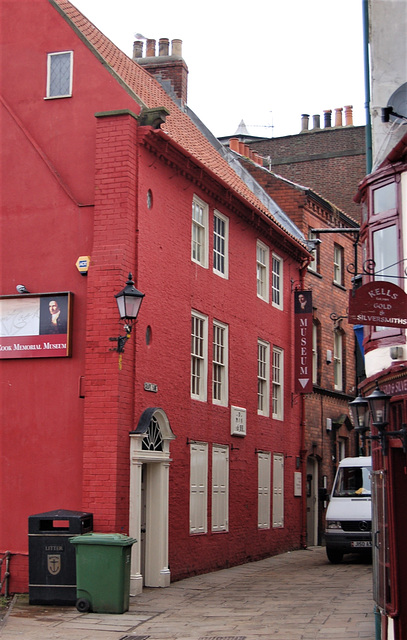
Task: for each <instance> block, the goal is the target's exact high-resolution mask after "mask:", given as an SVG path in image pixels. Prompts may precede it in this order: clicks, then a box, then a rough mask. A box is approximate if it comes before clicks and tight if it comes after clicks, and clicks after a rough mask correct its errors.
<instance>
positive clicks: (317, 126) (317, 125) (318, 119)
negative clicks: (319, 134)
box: [312, 113, 321, 129]
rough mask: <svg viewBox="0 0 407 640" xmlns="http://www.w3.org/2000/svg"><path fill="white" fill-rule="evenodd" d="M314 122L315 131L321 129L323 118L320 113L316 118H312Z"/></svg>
mask: <svg viewBox="0 0 407 640" xmlns="http://www.w3.org/2000/svg"><path fill="white" fill-rule="evenodd" d="M312 121H313V128H314V129H320V128H321V116H320V115H319V113H316V114H315V115H314V116H312Z"/></svg>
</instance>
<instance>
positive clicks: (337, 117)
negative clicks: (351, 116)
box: [335, 107, 342, 127]
mask: <svg viewBox="0 0 407 640" xmlns="http://www.w3.org/2000/svg"><path fill="white" fill-rule="evenodd" d="M341 126H342V107H339V109H335V127H341Z"/></svg>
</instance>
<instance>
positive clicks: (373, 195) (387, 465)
mask: <svg viewBox="0 0 407 640" xmlns="http://www.w3.org/2000/svg"><path fill="white" fill-rule="evenodd" d="M364 9H365V22H366V30H367V33H368V34H369V38H368V44H369V54H370V56H369V63H370V74H369V76H368V81H369V82H368V84H369V87H370V94H371V96H369V97H370V100H369V107H370V122H371V137H372V149H373V157H372V166H373V169H372V171H371V173H369V174H368V175H367V176H366V177H365V179H364V180H363V181H362V182H361V184H360V185H359V190H358V193H357V196H356V201H357V202H358V203H359V204H360V206H361V212H362V214H361V227H362V228H361V239H362V241H363V250H364V261H363V266H362V269H361V272H362V273H363V286H362V287H361V289H360V294H361V298H359V297H358V296H355V302H356V303H355V311H356V312H357V313H359V315H360V318H361V319H362V320H363V323H364V324H365V327H364V348H365V362H366V376H367V377H366V380H365V381H364V382H363V383H362V384H361V385H360V394H361V398H362V399H365V401H366V398H367V402H370V403H371V402H372V400H375V398H378V397H379V400H381V398H383V395H382V394H384V399H385V402H384V403H383V404H384V406H382V407H381V409H382V411H383V408H384V409H385V413H383V412H381V413H380V414H377V413H376V415H375V414H374V413H373V412H372V415H371V418H370V420H369V421H368V422H367V423H362V429H361V432H362V433H363V434H364V435H365V437H366V438H367V440H368V441H370V442H371V446H372V455H373V511H374V513H373V526H374V529H373V531H374V538H373V570H374V578H373V586H374V599H375V602H376V604H377V607H378V616H379V620H380V625H379V626H380V636H379V637H381V638H382V639H383V640H390V639H391V640H403V639H404V638H406V637H407V590H406V584H405V579H404V576H405V573H406V570H407V556H406V551H405V544H404V539H405V530H404V521H405V510H406V499H405V496H406V493H407V483H406V474H405V468H406V453H405V451H406V447H407V441H406V424H407V366H406V361H407V348H406V328H405V327H406V324H407V284H406V282H407V280H406V255H407V235H406V228H407V224H406V223H407V134H406V123H407V92H406V88H407V84H406V78H407V57H406V42H405V32H406V29H407V4H406V2H392V1H391V0H390V1H389V2H382V1H381V0H369V2H365V3H364ZM364 292H366V295H364ZM366 296H367V298H366ZM366 301H367V302H366ZM387 409H388V415H386V410H387ZM389 434H390V435H389Z"/></svg>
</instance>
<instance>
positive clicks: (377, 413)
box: [349, 381, 407, 456]
mask: <svg viewBox="0 0 407 640" xmlns="http://www.w3.org/2000/svg"><path fill="white" fill-rule="evenodd" d="M391 398H392V396H389V395H388V394H386V393H384V392H383V391H382V390H381V389H380V388H379V385H378V383H377V381H376V388H375V390H374V391H373V392H372V393H371V394H370V395H369V396H366V397H362V396H358V397H357V398H355V400H353V401H352V402H350V403H349V410H350V412H351V416H352V419H353V423H354V425H355V430H356V431H357V432H358V433H359V434H360V435H361V436H362V447H364V443H365V441H366V440H379V442H380V446H381V448H382V453H383V456H387V451H388V439H389V438H400V440H401V441H402V443H403V451H404V453H405V452H406V451H407V426H406V425H405V424H403V426H402V428H401V429H399V430H398V431H387V429H386V427H387V426H388V424H389V413H390V400H391ZM369 422H371V424H372V425H373V426H374V427H375V428H376V429H377V431H378V432H379V433H378V435H372V434H371V433H370V434H369V435H367V432H368V431H369Z"/></svg>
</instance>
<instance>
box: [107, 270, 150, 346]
mask: <svg viewBox="0 0 407 640" xmlns="http://www.w3.org/2000/svg"><path fill="white" fill-rule="evenodd" d="M144 295H145V294H144V293H141V291H139V290H138V289H136V287H135V286H134V282H133V276H132V274H131V273H129V279H128V280H127V282H126V286H125V287H124V289H122V290H121V291H120V292H119V293H116V294H115V298H116V302H117V308H118V310H119V315H120V319H121V320H124V326H123V328H124V330H125V332H126V335H125V336H118V337H117V338H109V340H111V341H112V342H117V347H116V348H114V349H113V351H117V352H118V353H123V352H124V347H125V344H126V342H127V340H128V339H129V338H130V334H131V329H132V326H133V324H134V322H135V321H136V319H137V316H138V313H139V311H140V307H141V303H142V302H143V298H144Z"/></svg>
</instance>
